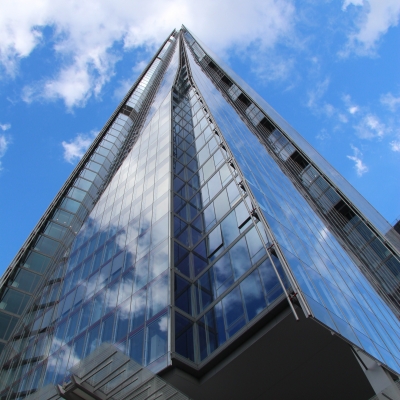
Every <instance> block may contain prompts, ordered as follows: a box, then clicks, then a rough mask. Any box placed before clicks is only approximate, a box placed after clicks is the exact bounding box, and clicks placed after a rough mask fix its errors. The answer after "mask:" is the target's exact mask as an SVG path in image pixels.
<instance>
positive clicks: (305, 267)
mask: <svg viewBox="0 0 400 400" xmlns="http://www.w3.org/2000/svg"><path fill="white" fill-rule="evenodd" d="M185 38H186V43H185V46H187V47H186V48H187V54H188V60H189V64H190V70H191V73H192V75H193V80H194V82H195V84H196V85H197V86H198V90H199V91H200V92H201V93H202V95H203V96H204V99H205V101H206V103H207V105H208V107H210V109H211V110H212V114H213V116H214V117H215V121H216V122H217V124H218V125H219V127H220V128H221V130H222V134H223V135H224V137H225V139H226V141H227V144H228V146H229V148H230V150H231V151H232V154H233V156H234V159H235V160H236V162H237V163H238V166H239V169H240V171H241V173H242V174H243V176H244V178H245V180H246V183H247V187H248V188H249V189H250V191H251V193H252V196H253V198H254V199H255V200H256V202H257V210H258V211H259V213H260V215H262V217H263V218H262V219H263V221H264V222H265V223H266V224H267V226H268V228H269V229H268V230H269V231H270V232H272V234H273V236H274V238H275V241H276V243H278V245H279V246H278V248H279V253H280V254H281V255H282V256H283V257H282V260H281V261H282V262H284V264H285V265H287V266H288V267H289V269H288V270H287V273H288V276H290V277H291V278H292V284H294V285H295V286H296V287H299V288H300V290H301V295H302V297H303V299H304V300H305V303H306V305H308V307H309V309H310V310H311V312H312V315H313V316H314V318H316V319H317V320H318V321H319V322H321V323H323V324H324V325H326V326H327V327H329V329H332V330H333V331H335V332H337V333H338V334H340V335H341V336H342V337H343V338H345V339H346V340H347V341H349V342H351V343H353V344H354V345H356V346H357V347H359V348H361V349H363V350H365V351H366V352H367V353H368V354H370V355H371V356H373V357H374V358H376V359H377V360H378V361H379V362H383V363H384V364H386V365H387V366H388V367H389V368H391V369H392V370H394V371H396V372H399V371H400V352H399V350H400V346H399V343H400V324H399V321H398V320H397V318H396V316H395V315H394V314H393V312H392V311H391V309H389V307H388V306H387V305H386V304H385V302H384V301H383V300H382V299H381V297H380V296H379V295H378V294H377V293H376V292H375V290H374V289H373V288H372V286H371V284H370V283H369V282H368V280H367V279H366V278H365V276H364V275H363V274H362V273H361V272H360V270H359V269H358V267H357V266H356V264H355V263H354V262H353V261H352V259H351V258H350V257H349V255H348V254H347V253H346V251H345V250H344V249H343V248H342V246H341V245H340V244H339V242H338V241H337V239H336V238H335V236H334V235H333V234H332V233H331V232H330V231H329V230H328V228H327V226H326V225H325V224H324V222H323V221H322V220H321V218H319V216H318V215H317V214H316V212H315V211H314V210H313V209H312V208H311V207H310V205H309V204H308V203H307V202H306V200H305V199H304V198H303V196H302V195H301V193H299V191H298V190H297V189H296V187H295V186H294V185H293V183H292V182H291V181H290V179H289V178H288V177H287V176H286V175H285V174H284V173H283V171H282V170H281V169H280V168H279V165H278V163H277V162H276V161H275V159H274V158H273V157H272V156H271V155H270V154H269V153H268V152H267V150H266V148H265V147H264V146H262V145H261V143H260V142H259V140H258V138H257V136H256V135H255V134H254V133H253V132H252V131H251V129H252V128H251V125H246V124H245V123H244V122H243V120H242V119H241V118H240V116H239V115H238V113H237V112H236V110H235V109H234V108H233V107H232V105H231V104H230V100H229V97H228V98H225V97H223V96H222V94H221V92H220V91H219V90H217V88H216V87H215V85H214V84H213V82H212V81H211V80H210V79H209V77H208V76H207V74H206V73H205V72H204V71H203V70H202V68H201V67H200V65H199V62H200V61H201V59H202V58H203V57H204V56H205V53H204V52H203V50H201V49H200V50H201V51H199V48H198V47H195V48H193V45H192V46H189V45H188V43H190V44H193V43H194V39H193V38H192V37H191V36H190V34H189V33H187V32H186V33H185ZM241 94H242V93H236V95H237V97H236V99H237V98H239V96H240V95H241ZM230 98H231V100H233V101H235V100H236V99H235V93H234V89H232V93H231V97H230ZM248 106H250V104H248ZM250 111H251V110H249V112H250ZM253 118H257V115H256V114H255V115H254V116H253ZM293 279H294V281H293ZM305 311H306V312H307V310H305ZM396 339H397V340H396Z"/></svg>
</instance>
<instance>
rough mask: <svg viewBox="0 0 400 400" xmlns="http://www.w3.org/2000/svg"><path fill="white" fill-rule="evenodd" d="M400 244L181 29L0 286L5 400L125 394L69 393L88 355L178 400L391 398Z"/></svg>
mask: <svg viewBox="0 0 400 400" xmlns="http://www.w3.org/2000/svg"><path fill="white" fill-rule="evenodd" d="M399 250H400V240H399V235H398V233H397V232H396V230H394V229H392V227H391V226H390V225H389V224H388V223H387V222H386V221H385V220H384V219H383V218H382V216H381V215H380V214H379V213H378V212H377V211H376V210H375V209H374V208H373V207H372V206H371V205H370V204H369V203H368V202H367V201H366V200H365V199H364V198H362V196H360V194H359V193H357V192H356V191H355V189H354V188H353V187H352V186H351V185H350V184H349V183H348V182H347V181H346V180H345V179H344V178H343V177H342V176H340V175H339V174H338V173H337V172H336V171H335V170H334V169H333V168H332V167H331V166H330V165H329V164H328V163H327V162H326V161H325V160H324V159H323V158H322V157H321V156H320V155H319V154H318V153H317V152H316V151H315V150H314V149H313V148H312V147H311V146H310V145H309V144H308V143H307V142H306V141H305V140H304V139H303V138H302V137H301V136H300V135H299V134H298V133H297V132H296V131H295V130H294V129H293V128H292V127H291V126H290V125H289V124H288V123H287V122H286V121H285V120H284V119H283V118H282V117H281V116H279V115H278V114H277V113H276V111H274V110H273V109H272V108H271V107H270V106H269V105H268V104H267V103H266V102H265V100H264V99H262V98H261V97H260V96H259V95H258V94H257V93H256V92H254V91H253V90H252V89H251V88H250V87H249V86H248V85H247V84H246V83H245V82H243V81H242V80H241V79H240V78H239V77H237V76H236V74H235V73H234V72H232V71H231V70H230V69H229V68H228V67H226V66H224V65H223V63H222V62H220V61H219V60H218V58H217V57H216V56H214V55H213V54H212V53H211V52H210V51H209V50H207V48H206V47H205V46H204V45H203V44H202V43H201V42H200V41H199V40H198V39H196V38H195V37H194V36H193V35H192V34H191V33H190V32H189V31H188V30H187V29H186V28H185V27H184V26H183V27H182V28H181V29H180V30H179V31H175V30H174V31H173V32H172V33H171V35H169V37H168V38H167V39H166V40H165V42H164V43H163V44H162V46H161V47H160V49H159V51H158V52H157V53H156V55H155V56H154V57H153V59H152V60H151V61H150V63H149V65H148V66H147V67H146V69H145V70H144V71H143V73H142V74H141V75H140V77H139V78H138V80H137V81H136V82H135V84H134V85H133V86H132V88H131V89H130V90H129V92H128V93H127V95H126V96H125V98H124V99H123V101H122V102H121V104H120V105H119V106H118V108H117V109H116V111H115V112H114V113H113V115H112V116H111V117H110V119H109V120H108V122H107V123H106V125H105V126H104V128H103V129H102V131H101V132H100V133H99V134H98V136H97V138H96V139H95V140H94V142H93V144H92V146H91V147H90V148H89V149H88V151H87V153H86V154H85V155H84V157H83V158H82V159H81V161H80V162H79V164H78V165H77V166H76V168H75V170H74V171H73V172H72V174H71V176H70V177H69V179H68V180H67V182H66V183H65V184H64V186H63V187H62V188H61V190H60V192H59V193H58V194H57V196H56V197H55V199H54V201H53V202H52V204H51V205H50V206H49V208H48V210H47V211H46V213H45V214H44V215H43V217H42V218H41V220H40V221H39V223H38V224H37V226H36V228H35V229H34V231H33V232H32V234H31V235H30V236H29V238H28V239H27V241H26V243H25V244H24V245H23V247H22V248H21V250H20V251H19V253H18V254H17V256H16V257H15V259H14V260H13V262H12V264H11V265H10V267H9V268H8V269H7V271H6V272H5V274H4V276H3V278H2V281H1V292H0V346H1V347H0V350H1V356H0V357H1V358H0V365H1V372H0V388H1V391H0V399H1V400H6V399H23V398H25V397H27V396H29V395H32V396H34V393H36V392H37V391H38V390H39V389H40V390H42V392H37V395H38V394H39V393H48V398H49V399H50V398H59V397H63V398H71V399H78V398H95V399H98V398H99V399H100V398H101V399H103V398H104V399H105V398H119V397H118V396H116V397H107V396H106V395H105V394H104V393H106V392H107V391H102V392H101V394H99V393H100V392H96V393H97V394H96V393H94V392H93V393H92V392H91V391H90V390H91V389H90V387H92V386H93V385H92V386H90V385H89V384H88V385H89V386H85V387H86V389H85V390H86V392H85V393H84V394H82V393H83V392H82V393H81V392H79V390H80V389H79V388H78V389H79V390H78V389H76V388H77V386H76V385H78V386H79V382H78V383H77V381H76V379H78V378H76V376H81V377H82V376H85V377H86V378H85V379H89V378H90V377H88V376H89V375H90V374H89V375H87V374H88V373H87V371H88V370H87V369H85V371H86V372H85V371H84V372H82V368H83V367H82V365H85V368H89V367H87V365H90V368H92V370H93V368H96V365H95V364H96V361H93V360H98V359H99V358H98V357H100V356H101V351H100V353H99V350H98V349H99V346H100V345H102V346H105V347H104V349H108V350H107V351H109V353H107V354H109V355H110V356H109V357H111V358H110V360H113V359H112V357H113V356H112V355H113V354H117V355H116V356H115V357H116V358H115V360H114V361H112V362H114V363H117V361H118V360H125V361H124V362H126V363H128V364H129V359H131V360H133V361H132V362H134V365H135V366H137V365H141V366H143V367H145V369H144V370H143V369H141V367H140V368H139V367H132V368H133V369H135V368H138V369H137V370H138V371H139V370H140V371H149V373H150V371H151V374H150V375H149V376H151V379H153V377H154V374H157V375H158V376H159V377H161V378H162V379H163V381H164V382H167V383H168V385H166V386H165V387H166V388H167V387H168V388H170V386H169V385H172V386H173V387H175V388H176V389H177V390H176V391H175V392H174V391H170V392H168V393H174V396H177V397H176V398H186V397H185V396H187V397H189V398H193V399H214V398H215V399H264V398H276V399H287V398H295V397H296V398H310V399H314V398H315V399H320V398H324V399H330V398H332V399H334V398H335V399H336V398H341V399H367V398H370V397H372V396H374V394H376V395H377V396H386V397H387V396H389V397H387V398H392V399H397V398H400V391H399V388H398V387H397V386H396V383H395V382H396V380H398V375H399V374H400V321H399V315H400V261H399V260H400V257H399ZM103 343H112V344H114V346H115V348H116V349H118V351H117V350H115V352H114V350H109V349H110V347H107V346H106V345H104V344H103ZM102 348H103V347H102ZM96 349H97V350H96ZM94 351H97V353H93V352H94ZM104 351H106V350H104ZM121 353H123V354H121ZM93 354H96V356H93ZM99 354H100V355H99ZM126 356H128V357H129V358H128V357H126ZM87 357H89V358H87ZM96 357H97V358H96ZM82 360H83V361H82ZM87 360H89V361H90V360H91V361H90V362H89V361H87ZM116 360H117V361H116ZM127 360H128V361H127ZM99 362H100V361H99ZM101 362H102V363H104V362H105V363H106V364H107V362H108V361H104V360H102V361H101ZM110 362H111V361H110ZM118 362H119V361H118ZM121 363H122V361H121ZM106 364H104V365H106ZM128 364H127V365H128ZM79 365H80V366H81V367H79ZM102 365H103V364H102ZM107 365H108V364H107ZM113 365H117V364H113ZM129 365H130V364H129ZM132 365H133V364H132ZM79 368H81V370H80V369H79ZM98 368H100V366H98ZM101 368H103V367H101ZM115 368H116V369H112V368H109V370H107V371H108V373H107V374H108V375H107V376H103V375H104V374H103V375H102V379H105V380H106V381H107V382H109V381H110V380H111V379H112V378H113V379H114V375H115V374H116V372H115V371H117V367H115ZM118 368H120V364H118ZM132 368H131V369H132ZM92 370H90V371H92ZM93 371H94V370H93ZM118 371H119V370H118ZM135 371H136V369H135ZM97 372H98V371H97ZM140 373H141V374H142V375H140V376H148V375H143V374H145V372H140ZM77 374H78V375H77ZM79 374H81V375H79ZM85 374H86V375H85ZM112 374H114V375H112ZM132 376H133V375H132ZM132 376H131V375H129V379H136V378H132ZM138 376H139V375H138ZM115 379H116V378H115ZM126 379H128V378H126ZM137 379H139V378H137ZM140 379H142V378H140ZM143 379H144V378H143ZM148 379H150V378H148ZM154 379H156V378H154ZM157 379H158V378H157ZM89 381H90V379H89V380H88V382H89ZM85 382H86V381H85ZM90 382H91V381H90ZM90 382H89V383H90ZM154 382H156V383H154V385H158V384H159V383H157V382H159V381H154ZM160 382H161V381H160ZM81 383H82V382H81ZM90 384H92V383H90ZM107 384H109V383H107ZM56 385H60V386H56ZM82 385H83V383H82ZM82 385H81V386H82ZM85 385H86V383H85ZM160 385H161V386H160V387H161V388H162V387H163V386H162V385H163V384H160ZM57 387H58V389H57ZM82 387H84V386H82ZM88 387H89V389H88ZM93 387H94V386H93ZM115 387H116V385H115V382H114V385H113V386H112V388H113V390H114V391H115V390H116V389H115ZM157 387H158V386H157ZM43 388H46V389H45V391H44V392H43V390H44V389H43ZM68 388H74V389H73V390H78V391H77V392H76V393H75V394H71V393H72V392H68V390H69V389H68ZM71 390H72V389H71ZM93 390H94V389H93ZM96 390H97V389H96ZM135 390H136V389H135ZM149 390H150V389H149ZM157 390H161V389H160V388H158V389H157ZM168 390H172V389H168ZM178 391H180V392H181V393H183V394H182V395H179V394H178ZM382 391H383V393H384V394H381V392H382ZM77 393H78V394H77ZM79 393H81V394H79ZM90 393H92V394H90ZM107 393H113V392H112V391H111V389H110V390H109V392H107ZM135 393H136V394H135V396H139V394H138V391H137V390H136V392H135ZM140 393H142V392H140ZM160 393H161V394H160ZM41 396H42V398H43V396H44V395H43V394H42V395H41ZM46 396H47V395H46ZM52 396H53V397H52ZM54 396H55V397H54ZM57 396H58V397H57ZM74 396H78V397H74ZM79 396H81V397H79ZM84 396H86V397H84ZM96 396H97V397H96ZM102 396H103V397H102ZM104 396H106V397H104ZM110 396H111V394H110ZM129 396H131V397H129ZM148 396H153V397H146V398H156V397H157V396H160V398H165V399H166V398H169V397H168V396H167V392H165V393H162V390H161V392H157V394H155V392H154V393H153V392H151V394H149V395H148ZM154 396H155V397H154ZM163 396H164V397H163ZM171 396H172V394H171ZM179 396H182V397H179ZM396 396H397V397H396ZM39 397H40V396H39ZM39 397H37V396H36V398H39ZM124 398H145V397H134V394H133V392H132V393H130V392H129V393H128V394H127V392H125V397H124ZM157 398H159V397H157ZM171 398H172V397H171ZM174 398H175V397H174ZM377 398H385V397H377Z"/></svg>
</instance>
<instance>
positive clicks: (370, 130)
mask: <svg viewBox="0 0 400 400" xmlns="http://www.w3.org/2000/svg"><path fill="white" fill-rule="evenodd" d="M354 128H355V131H356V134H357V136H358V137H359V138H360V139H382V138H383V137H384V136H385V134H387V133H389V132H391V128H390V127H387V126H386V125H385V124H384V123H383V122H381V121H380V120H379V118H378V117H377V116H376V115H374V114H367V115H365V116H364V117H363V118H362V119H361V120H360V122H359V123H358V124H357V125H356V126H355V127H354Z"/></svg>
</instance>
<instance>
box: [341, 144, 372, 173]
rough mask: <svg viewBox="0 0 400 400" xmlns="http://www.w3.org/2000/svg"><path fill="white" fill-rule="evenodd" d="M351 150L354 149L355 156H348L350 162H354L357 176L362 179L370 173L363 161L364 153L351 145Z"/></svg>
mask: <svg viewBox="0 0 400 400" xmlns="http://www.w3.org/2000/svg"><path fill="white" fill-rule="evenodd" d="M351 148H352V149H353V155H352V156H346V157H347V158H348V159H349V160H352V161H354V169H355V170H356V173H357V176H359V177H361V176H363V175H364V174H365V173H366V172H368V167H367V166H366V165H365V164H364V162H363V161H362V153H361V151H360V150H359V149H358V148H357V147H355V146H353V145H351Z"/></svg>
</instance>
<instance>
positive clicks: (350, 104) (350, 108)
mask: <svg viewBox="0 0 400 400" xmlns="http://www.w3.org/2000/svg"><path fill="white" fill-rule="evenodd" d="M342 99H343V102H344V104H345V106H346V110H347V112H348V113H349V114H351V115H354V114H357V113H358V112H359V111H360V107H359V106H358V105H357V104H355V103H354V101H353V100H351V96H350V95H349V94H345V95H343V97H342Z"/></svg>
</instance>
